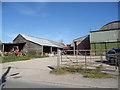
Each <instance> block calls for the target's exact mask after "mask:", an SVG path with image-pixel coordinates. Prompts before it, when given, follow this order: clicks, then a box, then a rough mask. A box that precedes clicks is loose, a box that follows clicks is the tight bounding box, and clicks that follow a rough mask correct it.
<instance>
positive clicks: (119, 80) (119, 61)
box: [118, 55, 120, 90]
mask: <svg viewBox="0 0 120 90" xmlns="http://www.w3.org/2000/svg"><path fill="white" fill-rule="evenodd" d="M118 72H119V76H118V90H120V55H118Z"/></svg>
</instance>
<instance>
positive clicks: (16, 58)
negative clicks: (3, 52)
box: [1, 55, 44, 63]
mask: <svg viewBox="0 0 120 90" xmlns="http://www.w3.org/2000/svg"><path fill="white" fill-rule="evenodd" d="M43 57H44V56H33V55H30V56H21V57H16V56H5V57H3V58H2V62H1V63H6V62H15V61H23V60H30V59H32V58H43Z"/></svg>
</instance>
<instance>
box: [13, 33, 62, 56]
mask: <svg viewBox="0 0 120 90" xmlns="http://www.w3.org/2000/svg"><path fill="white" fill-rule="evenodd" d="M13 43H24V45H23V47H22V51H23V52H26V53H27V54H28V55H43V54H44V53H52V52H57V50H58V49H63V45H62V44H60V43H58V42H55V41H52V40H47V39H42V38H37V37H32V36H28V35H25V34H19V35H18V36H17V37H16V38H15V39H14V40H13Z"/></svg>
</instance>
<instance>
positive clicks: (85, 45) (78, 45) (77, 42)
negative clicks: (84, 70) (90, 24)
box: [73, 35, 90, 54]
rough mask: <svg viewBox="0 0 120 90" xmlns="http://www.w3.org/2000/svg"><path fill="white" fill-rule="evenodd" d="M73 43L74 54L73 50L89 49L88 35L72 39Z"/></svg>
mask: <svg viewBox="0 0 120 90" xmlns="http://www.w3.org/2000/svg"><path fill="white" fill-rule="evenodd" d="M73 43H74V54H75V50H89V49H90V39H89V35H87V36H84V37H80V38H77V39H74V40H73Z"/></svg>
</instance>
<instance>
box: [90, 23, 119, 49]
mask: <svg viewBox="0 0 120 90" xmlns="http://www.w3.org/2000/svg"><path fill="white" fill-rule="evenodd" d="M90 46H91V50H105V51H107V50H108V49H112V48H120V21H114V22H110V23H108V24H106V25H104V26H103V27H102V28H100V29H99V30H98V31H91V32H90Z"/></svg>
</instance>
